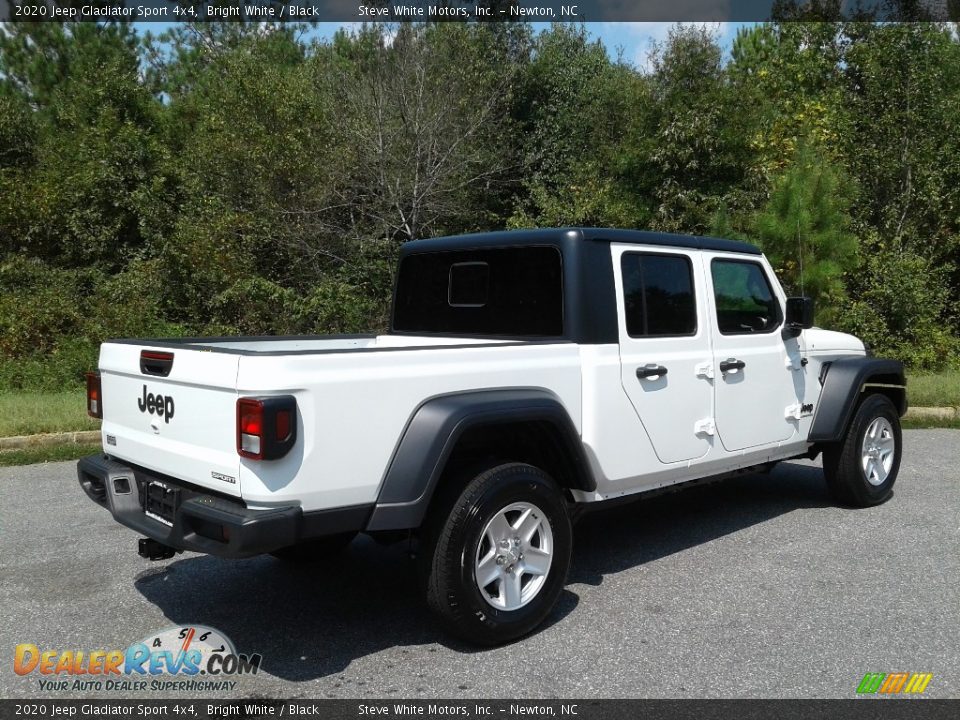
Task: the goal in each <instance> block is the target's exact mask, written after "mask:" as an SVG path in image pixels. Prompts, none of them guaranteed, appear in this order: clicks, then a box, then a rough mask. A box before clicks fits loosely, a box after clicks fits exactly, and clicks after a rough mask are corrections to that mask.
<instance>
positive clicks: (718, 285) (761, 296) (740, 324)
mask: <svg viewBox="0 0 960 720" xmlns="http://www.w3.org/2000/svg"><path fill="white" fill-rule="evenodd" d="M710 273H711V275H712V276H713V294H714V298H715V300H716V305H717V327H718V328H719V329H720V332H721V333H722V334H724V335H740V334H747V333H768V332H772V331H773V330H776V329H777V328H778V327H779V326H780V321H781V319H782V316H781V311H780V303H779V301H778V300H777V297H776V295H774V294H773V288H772V287H770V281H769V280H767V275H766V273H764V272H763V268H762V267H761V266H760V265H758V264H757V263H753V262H746V261H742V260H720V259H716V258H715V259H714V260H713V262H712V263H711V264H710Z"/></svg>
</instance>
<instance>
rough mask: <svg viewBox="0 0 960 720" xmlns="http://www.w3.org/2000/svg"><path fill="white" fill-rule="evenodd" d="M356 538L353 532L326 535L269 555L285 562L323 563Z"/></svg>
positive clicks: (340, 551)
mask: <svg viewBox="0 0 960 720" xmlns="http://www.w3.org/2000/svg"><path fill="white" fill-rule="evenodd" d="M356 536H357V533H355V532H346V533H339V534H337V535H327V536H326V537H319V538H313V539H311V540H305V541H304V542H302V543H297V544H296V545H291V546H290V547H285V548H280V549H279V550H274V551H273V552H272V553H270V554H271V555H273V556H274V557H275V558H277V559H278V560H283V561H285V562H294V563H308V562H324V561H326V560H331V559H333V558H335V557H336V556H337V555H339V554H340V553H342V552H343V551H344V550H345V549H346V548H347V545H349V544H350V543H351V542H353V539H354V538H355V537H356Z"/></svg>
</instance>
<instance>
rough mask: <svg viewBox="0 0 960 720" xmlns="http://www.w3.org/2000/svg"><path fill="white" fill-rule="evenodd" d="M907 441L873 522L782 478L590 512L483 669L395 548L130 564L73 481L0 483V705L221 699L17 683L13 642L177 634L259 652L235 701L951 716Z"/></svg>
mask: <svg viewBox="0 0 960 720" xmlns="http://www.w3.org/2000/svg"><path fill="white" fill-rule="evenodd" d="M904 438H905V455H904V461H903V466H902V468H901V470H900V477H899V480H898V483H897V486H896V491H895V495H894V497H893V498H892V499H891V500H890V501H889V502H888V503H886V504H885V505H883V506H880V507H876V508H870V509H864V510H852V509H846V508H839V507H835V506H834V505H833V504H832V502H831V501H830V499H829V497H828V495H827V492H826V488H825V486H824V482H823V476H822V472H821V470H820V467H819V465H818V464H815V463H802V462H798V463H785V464H782V465H780V466H779V467H778V468H776V469H775V470H774V471H773V472H772V473H771V474H769V475H750V476H744V477H740V478H736V479H733V480H729V481H726V482H723V483H719V484H715V485H709V486H704V487H699V488H692V489H689V490H684V491H682V492H679V493H676V494H673V495H668V496H662V497H660V498H655V499H650V500H646V501H642V502H639V503H636V504H633V505H629V506H625V507H621V508H618V509H615V510H610V511H608V512H604V513H599V514H592V515H588V516H587V517H586V518H585V519H584V520H582V521H581V522H580V523H579V524H578V525H577V527H576V538H575V548H574V556H573V566H572V569H571V572H570V577H569V581H568V584H567V587H566V590H565V591H564V593H563V595H562V596H561V599H560V602H559V604H558V606H557V608H556V610H555V611H554V613H553V614H552V616H551V617H550V619H549V621H548V622H547V624H546V625H545V626H544V627H543V628H542V629H541V630H540V631H539V632H537V633H535V634H534V635H532V636H531V637H528V638H526V639H524V640H521V641H519V642H517V643H514V644H512V645H509V646H507V647H502V648H496V649H492V650H490V649H486V650H477V649H475V648H471V647H468V646H465V645H463V644H462V643H460V642H458V641H456V640H452V639H450V638H448V637H446V636H445V635H444V634H443V633H441V632H440V631H439V630H438V629H437V627H436V626H435V624H434V623H433V621H432V619H431V617H430V615H429V613H428V612H427V610H426V609H425V606H424V604H423V602H422V601H421V598H420V597H419V595H418V591H417V582H416V577H415V566H414V562H413V561H412V560H411V559H410V556H409V548H408V547H407V546H405V545H403V544H400V545H394V546H390V547H382V546H379V545H377V544H375V543H373V542H372V541H370V540H369V539H368V538H360V539H359V540H357V541H356V542H355V543H354V544H353V545H352V546H351V547H350V548H349V549H348V550H347V551H346V553H345V554H344V555H343V556H342V557H340V558H338V559H336V560H334V561H329V562H322V563H319V564H316V565H309V566H303V567H291V566H289V565H287V564H285V563H282V562H280V561H277V560H274V559H273V558H270V557H261V558H254V559H251V560H239V561H228V560H219V559H216V558H211V557H206V556H202V555H194V554H191V553H185V554H182V555H178V556H176V557H175V558H174V559H172V560H168V561H161V562H155V563H150V562H147V561H145V560H143V559H141V558H140V557H138V556H137V552H136V540H137V536H136V535H135V534H134V533H133V532H132V531H130V530H127V529H126V528H124V527H122V526H120V525H118V524H117V523H116V522H114V520H113V519H112V518H111V517H110V515H109V514H108V513H107V512H106V511H105V510H103V509H101V508H99V507H97V506H96V505H95V504H94V503H92V502H91V501H90V500H88V499H87V497H86V496H85V495H84V494H83V492H82V490H81V489H80V487H79V485H78V484H77V481H76V478H75V469H74V468H75V463H55V464H47V465H32V466H26V467H15V468H0V697H4V698H18V697H29V696H35V697H40V696H48V697H49V696H55V697H58V698H64V699H65V698H79V697H133V696H137V697H143V698H150V699H152V698H158V697H171V696H176V697H201V696H203V697H208V696H211V695H213V696H215V695H218V693H211V692H184V693H180V694H171V693H158V692H151V691H149V690H148V691H146V692H139V693H137V692H132V691H130V692H124V691H121V692H97V691H90V692H81V691H77V692H70V691H67V692H58V693H51V692H50V691H44V690H42V689H41V688H40V685H39V682H38V679H39V678H40V677H41V676H40V675H38V673H36V672H34V673H32V674H30V675H26V676H18V675H16V674H15V673H14V671H13V652H14V647H15V646H16V645H17V644H18V643H34V644H36V645H38V646H39V647H40V649H41V650H46V649H50V650H59V651H63V650H67V649H84V650H88V651H89V650H97V649H113V648H116V649H123V648H126V647H127V646H129V645H130V644H131V643H133V642H136V641H138V640H140V639H142V638H144V637H147V636H149V635H150V634H151V633H154V632H156V631H159V630H162V629H164V628H168V627H170V626H174V625H189V624H193V623H197V624H203V625H208V626H212V627H214V628H217V629H219V630H221V631H222V632H223V633H224V634H226V635H227V636H228V637H229V638H231V639H232V640H233V642H234V644H235V645H236V647H237V649H238V651H240V652H243V653H253V652H258V653H261V654H262V656H263V664H262V668H261V671H260V672H259V673H258V674H257V675H255V676H249V675H248V676H244V677H240V678H238V679H237V686H236V690H235V691H234V692H228V693H220V695H221V696H223V697H232V698H238V697H286V698H325V697H331V698H367V697H369V698H458V697H464V698H469V697H477V698H481V697H493V698H534V697H547V698H567V697H569V698H581V699H588V698H617V697H652V698H656V697H681V698H682V697H800V698H831V697H836V698H851V697H854V695H855V690H856V687H857V685H858V684H859V682H860V680H861V679H862V678H863V676H864V674H865V673H867V672H884V673H890V672H925V673H933V679H932V681H931V682H930V684H929V685H928V687H927V690H926V692H925V695H926V696H929V697H940V698H942V697H953V698H956V697H960V591H958V580H960V513H958V510H960V431H954V430H914V431H906V432H905V433H904ZM71 679H73V678H71Z"/></svg>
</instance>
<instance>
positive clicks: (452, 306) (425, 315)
mask: <svg viewBox="0 0 960 720" xmlns="http://www.w3.org/2000/svg"><path fill="white" fill-rule="evenodd" d="M393 329H394V330H395V331H397V332H408V333H440V334H448V335H451V334H452V335H488V336H493V337H496V336H503V337H559V336H561V335H563V275H562V268H561V260H560V251H559V250H558V249H557V248H554V247H511V248H490V249H477V250H456V251H447V252H434V253H429V252H427V253H417V254H414V255H408V256H407V257H405V258H404V259H403V260H402V262H401V263H400V271H399V275H398V279H397V292H396V296H395V298H394V309H393Z"/></svg>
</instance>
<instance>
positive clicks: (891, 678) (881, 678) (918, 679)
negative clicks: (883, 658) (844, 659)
mask: <svg viewBox="0 0 960 720" xmlns="http://www.w3.org/2000/svg"><path fill="white" fill-rule="evenodd" d="M931 680H933V673H907V672H896V673H867V674H866V675H864V676H863V680H861V681H860V685H858V686H857V694H858V695H874V694H880V695H900V694H905V695H920V694H921V693H923V691H924V690H926V689H927V685H929V684H930V681H931Z"/></svg>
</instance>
